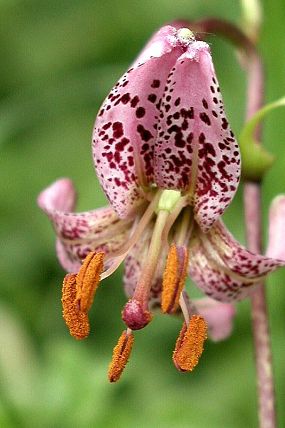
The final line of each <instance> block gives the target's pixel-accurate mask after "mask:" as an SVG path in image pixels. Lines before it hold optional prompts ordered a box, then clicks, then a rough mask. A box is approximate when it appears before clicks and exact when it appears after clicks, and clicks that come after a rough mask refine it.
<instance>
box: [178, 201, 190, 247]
mask: <svg viewBox="0 0 285 428" xmlns="http://www.w3.org/2000/svg"><path fill="white" fill-rule="evenodd" d="M192 225H193V217H192V210H191V208H189V207H188V208H185V209H184V210H183V213H182V220H181V223H180V225H179V229H178V232H177V233H176V234H175V241H176V243H177V245H186V244H187V242H188V241H189V238H190V236H189V235H190V233H191V231H192Z"/></svg>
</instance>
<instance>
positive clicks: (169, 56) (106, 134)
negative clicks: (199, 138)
mask: <svg viewBox="0 0 285 428" xmlns="http://www.w3.org/2000/svg"><path fill="white" fill-rule="evenodd" d="M174 34H175V29H174V28H172V27H170V26H168V27H163V28H162V29H161V30H160V31H159V32H158V33H156V34H155V36H154V37H153V38H152V39H151V41H150V42H149V44H148V45H147V46H146V49H145V50H144V51H143V52H142V53H141V55H140V56H139V58H138V59H137V60H136V62H135V63H134V65H133V66H132V67H131V68H130V69H129V70H128V71H127V73H125V74H124V75H123V76H122V77H121V79H120V80H119V81H118V83H117V84H116V85H115V86H114V88H113V89H112V91H111V92H110V94H109V95H108V97H107V98H106V100H105V101H104V103H103V105H102V107H101V109H100V111H99V114H98V116H97V119H96V122H95V128H94V133H93V156H94V162H95V168H96V171H97V174H98V177H99V180H100V183H101V185H102V187H103V189H104V191H105V193H106V195H107V197H108V198H109V200H110V202H111V204H112V206H113V207H114V209H115V210H116V212H117V213H118V215H119V216H120V217H122V218H125V217H130V216H132V214H133V213H134V211H135V210H136V208H137V206H138V205H140V204H141V203H142V202H143V200H144V196H143V194H142V191H141V190H140V186H147V185H148V184H149V183H152V182H153V148H154V142H155V139H156V134H157V120H158V115H159V106H160V101H161V97H162V93H163V90H164V86H165V81H166V79H167V76H168V73H169V70H170V69H171V68H172V67H173V65H174V63H175V61H176V59H177V58H178V56H179V55H180V54H181V52H182V51H181V49H182V48H181V47H180V46H176V47H175V46H174V42H173V40H172V39H173V37H174Z"/></svg>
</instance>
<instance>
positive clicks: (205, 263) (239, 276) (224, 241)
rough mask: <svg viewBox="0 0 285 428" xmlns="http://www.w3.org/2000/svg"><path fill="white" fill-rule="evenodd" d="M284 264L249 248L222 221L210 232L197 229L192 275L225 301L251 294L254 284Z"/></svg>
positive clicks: (209, 292)
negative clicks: (206, 232)
mask: <svg viewBox="0 0 285 428" xmlns="http://www.w3.org/2000/svg"><path fill="white" fill-rule="evenodd" d="M284 264H285V263H284V262H283V261H281V260H278V259H272V258H269V257H266V256H262V255H260V254H253V253H251V252H250V251H248V250H247V249H246V248H245V247H243V246H242V245H241V244H240V243H239V242H237V241H236V240H235V239H234V238H233V236H232V235H231V234H230V233H229V231H228V230H227V229H226V228H225V226H224V225H223V223H222V222H221V221H217V223H216V224H215V225H214V226H213V227H212V229H211V230H210V231H209V232H208V234H204V233H202V232H198V233H197V231H196V235H195V237H194V238H193V240H192V243H191V248H190V264H189V272H190V276H191V278H192V279H193V281H194V282H195V283H196V284H197V285H198V287H200V288H201V289H202V290H203V291H204V292H205V293H206V294H207V295H208V296H210V297H212V298H214V299H216V300H220V301H222V302H231V301H235V300H241V299H244V298H246V297H248V295H249V294H250V293H251V292H252V289H253V286H255V285H258V283H259V282H260V281H261V280H262V279H263V278H264V276H265V275H267V274H268V273H270V272H273V271H274V270H275V269H276V268H277V267H279V266H283V265H284Z"/></svg>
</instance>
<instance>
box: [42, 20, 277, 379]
mask: <svg viewBox="0 0 285 428" xmlns="http://www.w3.org/2000/svg"><path fill="white" fill-rule="evenodd" d="M92 147H93V155H94V163H95V168H96V172H97V175H98V178H99V180H100V183H101V185H102V187H103V189H104V191H105V194H106V196H107V197H108V199H109V201H110V206H109V207H106V208H101V209H98V210H94V211H89V212H84V213H73V212H72V210H73V209H74V206H75V200H76V194H75V190H74V187H73V184H72V182H71V181H70V180H68V179H60V180H58V181H57V182H55V183H54V184H53V185H51V186H50V187H48V188H47V189H46V190H44V191H43V192H42V193H41V194H40V196H39V199H38V203H39V206H40V207H41V208H42V209H43V211H45V213H46V214H47V215H48V216H49V218H50V219H51V221H52V223H53V225H54V228H55V232H56V234H57V254H58V257H59V260H60V262H61V264H62V266H63V267H64V268H65V269H66V270H67V271H68V272H70V274H69V275H67V276H66V278H65V280H64V285H63V299H62V302H63V316H64V319H65V321H66V323H67V325H68V327H69V329H70V333H71V334H72V335H73V336H74V337H76V338H77V339H82V338H84V337H86V336H87V335H88V332H89V321H88V315H87V313H88V311H89V310H90V308H91V305H92V302H93V298H94V295H95V292H96V289H97V287H98V285H99V281H101V280H103V279H105V278H106V277H108V276H109V275H111V274H112V273H113V272H114V271H115V270H116V269H117V267H118V266H119V265H120V264H121V263H122V262H123V261H125V274H124V284H125V290H126V293H127V295H128V297H129V300H128V302H127V303H126V305H125V307H124V309H123V311H122V319H123V321H124V322H125V324H126V326H127V329H126V330H125V331H124V332H123V334H122V336H121V337H120V339H119V342H118V344H117V345H116V347H115V348H114V352H113V359H112V362H111V365H110V369H109V379H110V381H112V382H114V381H117V380H118V379H119V377H120V375H121V373H122V371H123V369H124V367H125V365H126V363H127V361H128V358H129V356H130V352H131V349H132V346H133V341H134V336H133V330H139V329H141V328H143V327H145V326H146V325H147V324H148V323H149V322H150V321H151V319H152V311H153V310H154V308H155V307H157V306H158V305H161V309H162V311H163V312H164V313H168V314H178V313H182V314H183V317H184V320H185V322H184V324H183V326H182V330H181V332H180V335H179V337H178V339H177V342H176V348H175V351H174V354H173V361H174V364H175V366H176V367H177V368H178V369H179V370H181V371H192V370H193V369H194V367H195V366H196V364H197V363H198V361H199V358H200V356H201V354H202V351H203V344H204V341H205V339H206V337H207V323H208V327H209V334H210V335H212V337H213V339H214V340H220V339H223V338H225V337H226V336H227V335H228V334H230V331H231V327H232V318H233V315H234V307H233V305H232V302H234V301H236V300H240V299H243V298H245V297H247V296H248V295H249V294H250V292H251V291H252V289H253V288H254V286H256V285H257V284H258V283H259V282H260V281H261V280H262V278H263V277H264V276H265V275H267V274H268V273H269V272H272V271H273V270H274V269H276V267H278V266H280V265H283V264H284V262H282V261H281V260H276V259H272V258H269V257H265V256H262V255H255V254H252V253H251V252H249V251H248V250H246V249H245V248H244V247H243V246H242V245H241V244H239V243H238V242H237V241H236V240H235V239H234V238H233V236H232V235H231V234H230V232H229V231H228V230H227V229H226V227H225V225H224V224H223V222H222V221H221V220H220V216H221V215H222V214H223V212H224V211H225V209H226V208H227V206H228V205H229V203H230V202H231V200H232V198H233V197H234V194H235V192H236V189H237V186H238V183H239V179H240V154H239V148H238V144H237V142H236V140H235V137H234V134H233V132H232V131H231V129H230V126H229V123H228V121H227V118H226V115H225V112H224V107H223V101H222V97H221V92H220V88H219V85H218V80H217V77H216V74H215V70H214V67H213V63H212V58H211V54H210V48H209V46H208V45H207V43H205V42H201V41H196V40H195V37H194V35H193V33H192V32H191V31H190V30H189V29H186V28H182V29H178V30H177V29H175V28H174V27H171V26H166V27H162V28H161V29H160V30H159V31H158V32H157V33H156V34H155V35H154V36H153V38H152V39H151V40H150V42H149V43H148V44H147V46H146V48H145V49H144V50H143V52H142V53H141V55H140V56H139V57H138V59H137V60H136V61H135V63H134V64H133V66H132V67H131V68H130V69H129V70H128V71H127V72H126V73H125V74H124V75H123V76H122V78H121V79H120V80H119V81H118V83H117V84H116V85H115V86H114V88H113V89H112V91H111V92H110V94H109V95H108V97H107V98H106V100H105V102H104V103H103V105H102V107H101V109H100V111H99V113H98V116H97V119H96V122H95V127H94V133H93V146H92ZM187 274H189V275H190V277H191V278H192V280H193V281H194V283H195V284H196V285H197V286H198V287H200V288H201V290H202V291H203V292H204V293H205V294H206V295H207V296H209V297H208V298H205V299H200V300H199V301H197V302H195V301H192V300H191V299H189V297H188V295H187V293H186V290H185V280H186V276H187ZM217 301H219V302H217Z"/></svg>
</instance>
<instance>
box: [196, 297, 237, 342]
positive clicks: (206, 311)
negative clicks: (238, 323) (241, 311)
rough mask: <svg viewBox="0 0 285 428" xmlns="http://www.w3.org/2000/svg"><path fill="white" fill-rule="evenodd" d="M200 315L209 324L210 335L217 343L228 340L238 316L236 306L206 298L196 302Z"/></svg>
mask: <svg viewBox="0 0 285 428" xmlns="http://www.w3.org/2000/svg"><path fill="white" fill-rule="evenodd" d="M194 303H195V306H196V308H197V309H198V312H199V314H200V315H202V316H203V317H204V318H205V320H206V321H207V324H208V329H209V335H210V337H211V339H212V340H213V341H215V342H218V341H220V340H224V339H227V338H228V337H229V336H230V335H231V333H232V330H233V319H234V316H235V314H236V310H235V307H234V305H232V304H230V303H220V302H216V301H215V300H213V299H210V298H207V297H204V298H203V299H197V300H195V301H194Z"/></svg>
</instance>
